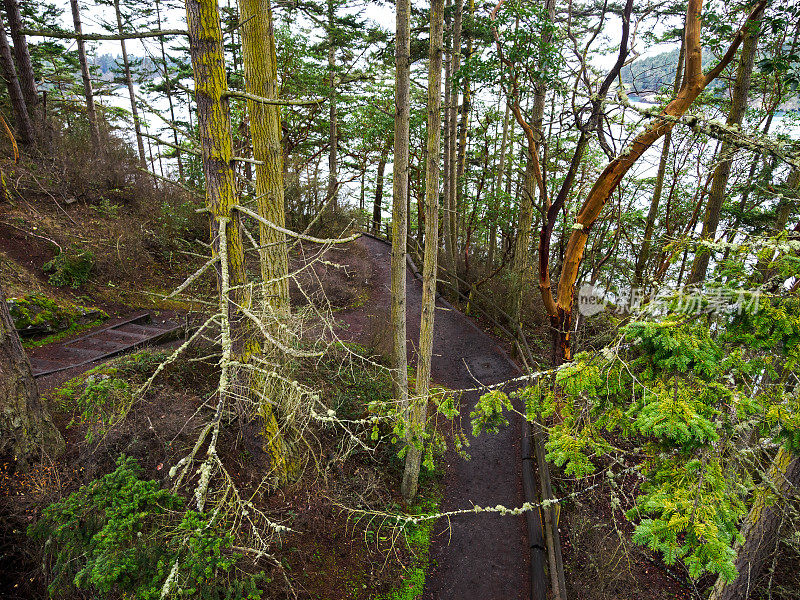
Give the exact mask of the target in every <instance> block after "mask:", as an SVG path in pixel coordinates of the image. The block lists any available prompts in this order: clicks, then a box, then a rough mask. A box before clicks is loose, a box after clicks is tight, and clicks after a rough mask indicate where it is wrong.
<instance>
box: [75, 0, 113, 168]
mask: <svg viewBox="0 0 800 600" xmlns="http://www.w3.org/2000/svg"><path fill="white" fill-rule="evenodd" d="M69 4H70V7H71V8H72V23H73V25H74V27H75V34H76V35H79V36H80V35H81V34H82V33H83V32H82V31H81V13H80V8H79V7H78V0H69ZM78 60H79V61H80V64H81V78H82V79H83V95H84V97H85V98H86V116H87V118H88V119H89V132H90V135H91V138H92V144H93V145H94V147H95V148H97V151H98V152H100V153H103V152H104V150H105V148H104V146H103V144H101V143H100V126H99V125H98V122H97V110H96V109H95V106H94V91H93V90H92V79H91V76H90V75H89V63H88V61H87V60H86V42H85V41H84V40H82V39H80V38H78Z"/></svg>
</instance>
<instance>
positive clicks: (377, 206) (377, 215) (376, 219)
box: [372, 138, 394, 235]
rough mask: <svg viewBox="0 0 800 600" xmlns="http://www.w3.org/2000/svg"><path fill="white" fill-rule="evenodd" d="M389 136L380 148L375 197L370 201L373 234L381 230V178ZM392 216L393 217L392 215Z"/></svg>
mask: <svg viewBox="0 0 800 600" xmlns="http://www.w3.org/2000/svg"><path fill="white" fill-rule="evenodd" d="M391 141H392V140H391V138H387V139H386V142H385V143H384V144H383V148H382V149H381V157H380V159H379V160H378V172H377V175H376V177H375V199H374V200H373V202H372V233H374V234H375V235H378V234H380V232H381V212H382V211H383V180H384V174H385V173H386V160H387V159H388V157H389V144H390V143H391ZM392 218H394V217H392Z"/></svg>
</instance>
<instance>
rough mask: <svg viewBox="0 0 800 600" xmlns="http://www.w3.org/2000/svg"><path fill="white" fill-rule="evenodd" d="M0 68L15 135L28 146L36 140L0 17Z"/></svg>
mask: <svg viewBox="0 0 800 600" xmlns="http://www.w3.org/2000/svg"><path fill="white" fill-rule="evenodd" d="M0 67H1V68H2V71H3V78H4V79H5V80H6V86H7V87H8V97H9V99H10V100H11V109H12V110H13V111H14V118H15V120H16V123H17V134H18V135H19V141H20V143H21V144H22V145H24V146H28V145H30V144H32V143H33V141H34V140H35V139H36V133H35V130H34V129H33V122H32V121H31V116H30V114H29V113H28V106H27V105H26V104H25V98H24V97H23V95H22V88H21V87H20V84H19V78H18V77H17V70H16V68H15V67H14V59H13V58H12V56H11V48H10V47H9V45H8V38H7V37H6V26H5V23H4V22H3V18H2V16H0Z"/></svg>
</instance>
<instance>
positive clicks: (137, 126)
mask: <svg viewBox="0 0 800 600" xmlns="http://www.w3.org/2000/svg"><path fill="white" fill-rule="evenodd" d="M114 12H115V13H116V16H117V31H118V32H119V35H120V36H121V37H120V41H119V45H120V48H121V50H122V65H123V67H124V69H125V83H126V85H127V86H128V95H129V96H130V98H131V115H132V117H133V130H134V132H135V133H136V146H137V147H138V149H139V162H140V163H141V166H142V168H143V169H145V170H147V158H146V156H145V153H144V139H143V138H142V127H141V123H140V122H139V109H138V108H137V106H136V93H135V92H134V90H133V75H132V74H131V64H130V61H129V60H128V48H127V46H126V45H125V38H124V37H122V36H123V32H122V12H121V11H120V8H119V0H114Z"/></svg>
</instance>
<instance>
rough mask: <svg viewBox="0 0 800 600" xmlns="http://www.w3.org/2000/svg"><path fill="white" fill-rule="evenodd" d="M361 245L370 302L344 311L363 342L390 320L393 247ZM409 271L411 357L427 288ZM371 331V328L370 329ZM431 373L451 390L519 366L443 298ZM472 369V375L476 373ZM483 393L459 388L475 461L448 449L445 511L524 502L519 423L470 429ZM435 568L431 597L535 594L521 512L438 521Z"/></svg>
mask: <svg viewBox="0 0 800 600" xmlns="http://www.w3.org/2000/svg"><path fill="white" fill-rule="evenodd" d="M356 243H357V244H360V245H361V246H362V247H364V248H365V249H366V250H367V252H368V256H369V257H370V259H371V260H370V262H371V264H372V276H371V281H370V286H369V287H370V288H371V294H370V298H369V300H368V307H367V310H366V311H365V310H364V309H363V308H361V309H356V310H352V311H346V312H344V313H340V315H339V316H340V317H341V318H343V319H344V321H345V322H346V323H347V324H348V326H349V330H348V332H347V333H346V334H345V336H346V337H349V338H351V339H360V341H362V342H363V341H364V338H365V336H368V335H373V336H374V335H375V331H374V329H375V328H376V327H378V328H380V327H383V328H384V330H385V331H387V335H388V326H389V282H390V275H389V263H390V256H389V251H390V247H389V245H388V244H386V243H385V242H381V241H378V240H375V239H373V238H369V237H366V236H364V237H362V238H360V239H359V240H358V241H357V242H356ZM407 273H408V279H407V281H408V289H407V311H408V312H407V315H408V349H409V357H410V358H411V359H412V360H413V359H414V358H415V353H414V350H415V349H416V345H417V342H418V340H419V324H420V310H421V303H422V287H421V284H420V281H419V280H417V279H416V278H415V277H414V275H413V274H412V272H411V271H410V270H407ZM371 330H372V331H371ZM434 330H435V337H434V349H433V352H434V356H433V368H432V377H433V380H434V381H435V382H436V383H438V384H441V385H444V386H446V387H449V388H452V389H468V388H473V387H475V385H476V381H475V378H477V379H478V380H479V381H480V382H481V383H484V384H492V383H497V382H500V381H503V380H506V379H509V378H512V377H515V376H516V375H517V374H518V371H517V370H516V367H515V365H514V364H513V363H512V362H511V360H510V359H509V358H508V356H507V355H506V354H505V353H504V352H503V351H502V350H501V349H500V348H499V347H498V346H497V344H496V343H495V341H494V340H492V338H490V337H489V336H488V335H486V334H485V333H483V332H482V331H481V330H480V329H478V327H477V326H476V325H475V324H474V323H473V322H472V321H471V320H470V319H469V318H467V317H466V316H464V315H463V314H462V313H460V312H457V311H455V310H453V309H452V308H451V307H449V306H447V305H446V304H445V303H442V302H438V303H437V311H436V318H435V328H434ZM473 376H474V378H473ZM479 395H480V394H479V393H478V392H468V393H465V394H463V395H462V399H461V411H460V414H461V418H462V425H463V427H464V431H465V433H466V434H467V437H468V439H469V442H470V447H469V449H468V452H469V454H470V457H471V458H470V460H469V461H464V460H463V459H462V458H460V457H459V456H458V455H457V454H456V453H455V452H449V453H448V454H447V455H446V456H445V461H446V475H445V481H444V499H443V504H442V509H443V510H454V509H461V508H471V507H472V506H473V505H475V504H477V505H481V506H496V505H498V504H502V505H504V506H509V507H511V506H519V505H520V504H521V503H522V502H523V492H522V481H521V476H520V473H521V468H520V462H521V458H520V439H521V422H520V420H519V419H517V420H512V422H511V425H510V426H508V427H506V428H505V429H502V430H501V431H500V432H499V433H498V434H496V435H489V434H484V435H482V436H480V437H478V438H473V437H472V435H471V434H470V432H471V427H470V426H469V413H470V411H472V409H473V408H474V406H475V403H476V401H477V399H478V397H479ZM430 557H431V570H430V573H429V575H428V577H427V580H426V583H425V591H424V594H423V598H425V599H427V600H450V599H453V600H456V599H457V600H515V599H518V600H523V599H527V598H529V597H530V595H529V582H528V574H529V570H530V555H529V552H528V547H527V533H526V528H525V520H524V518H523V517H509V516H506V517H503V516H498V515H495V514H476V515H468V516H464V517H458V518H455V519H452V520H451V521H450V522H449V523H447V522H440V523H437V525H436V527H435V530H434V540H433V543H432V546H431V555H430Z"/></svg>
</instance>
